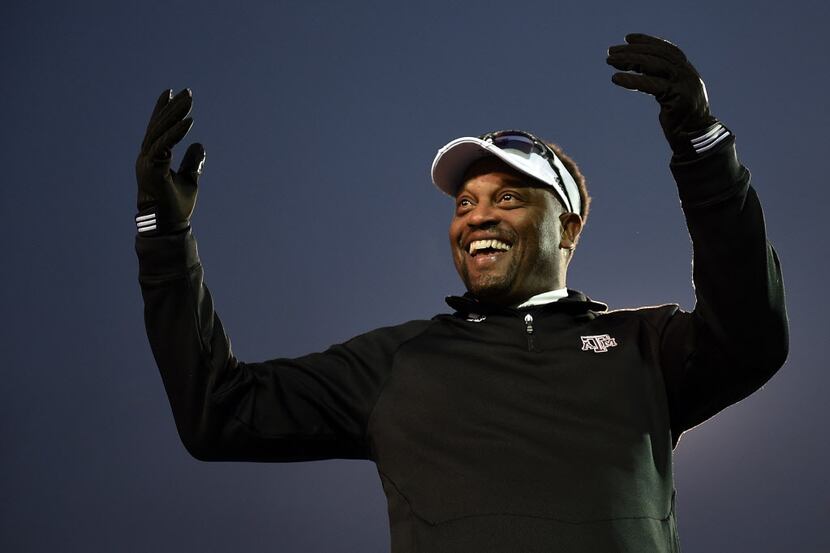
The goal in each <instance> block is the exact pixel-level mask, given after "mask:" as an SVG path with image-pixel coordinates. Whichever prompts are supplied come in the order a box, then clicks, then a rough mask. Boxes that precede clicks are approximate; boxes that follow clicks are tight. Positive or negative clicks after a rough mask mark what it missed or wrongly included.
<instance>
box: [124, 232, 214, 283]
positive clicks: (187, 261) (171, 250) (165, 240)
mask: <svg viewBox="0 0 830 553" xmlns="http://www.w3.org/2000/svg"><path fill="white" fill-rule="evenodd" d="M135 252H136V254H137V255H138V277H139V280H142V279H150V280H160V279H161V280H166V279H171V278H180V277H182V276H183V275H187V274H188V273H189V272H190V270H191V269H192V268H193V267H195V266H197V265H199V264H200V260H199V251H198V248H197V246H196V238H195V237H194V236H193V233H192V232H191V230H190V229H189V228H188V229H186V230H185V231H184V232H180V233H177V234H165V235H161V236H143V235H140V234H139V235H138V236H136V238H135Z"/></svg>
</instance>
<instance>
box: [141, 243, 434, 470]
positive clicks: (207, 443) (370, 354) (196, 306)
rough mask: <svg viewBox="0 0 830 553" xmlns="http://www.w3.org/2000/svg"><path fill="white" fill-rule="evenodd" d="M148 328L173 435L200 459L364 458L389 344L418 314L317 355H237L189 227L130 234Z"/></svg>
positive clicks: (411, 328) (402, 336) (414, 328)
mask: <svg viewBox="0 0 830 553" xmlns="http://www.w3.org/2000/svg"><path fill="white" fill-rule="evenodd" d="M136 252H137V254H138V259H139V282H140V284H141V292H142V296H143V298H144V319H145V324H146V329H147V336H148V338H149V340H150V345H151V348H152V351H153V355H154V357H155V360H156V363H157V365H158V368H159V370H160V372H161V376H162V379H163V381H164V386H165V389H166V390H167V396H168V398H169V400H170V405H171V407H172V410H173V414H174V417H175V420H176V426H177V429H178V431H179V435H180V437H181V439H182V442H183V443H184V445H185V447H186V448H187V449H188V451H189V452H190V453H191V454H192V455H193V456H194V457H196V458H198V459H202V460H247V461H303V460H313V459H325V458H370V457H371V453H370V451H369V445H368V443H367V437H366V425H367V421H368V418H369V415H370V414H371V410H372V408H373V406H374V404H375V401H376V400H377V396H378V395H379V393H380V390H381V388H382V386H383V383H384V382H385V379H386V376H387V374H388V372H389V370H390V368H391V365H392V358H393V357H394V354H395V352H396V351H397V348H398V346H399V345H400V344H401V343H403V342H404V341H406V340H408V339H409V338H411V337H413V336H415V335H416V334H418V333H419V332H421V331H422V330H423V329H424V328H425V327H426V325H427V324H428V322H427V321H414V322H411V323H406V324H403V325H399V326H396V327H390V328H383V329H378V330H375V331H372V332H369V333H366V334H363V335H361V336H358V337H356V338H354V339H352V340H349V341H348V342H345V343H343V344H339V345H336V346H332V347H331V348H329V349H328V350H326V351H325V352H322V353H314V354H311V355H306V356H304V357H300V358H297V359H273V360H270V361H265V362H262V363H243V362H240V361H238V360H237V359H236V357H235V356H234V355H233V352H232V350H231V344H230V341H229V339H228V337H227V335H226V333H225V330H224V328H223V326H222V322H221V321H220V319H219V316H218V315H217V314H216V312H215V311H214V308H213V302H212V299H211V295H210V292H209V290H208V288H207V286H206V285H205V283H204V281H203V269H202V265H201V262H200V260H199V256H198V252H197V247H196V240H195V238H194V237H193V234H192V232H191V231H190V230H189V229H188V230H186V231H184V232H181V233H178V234H172V235H166V236H154V237H143V236H141V235H139V236H137V237H136Z"/></svg>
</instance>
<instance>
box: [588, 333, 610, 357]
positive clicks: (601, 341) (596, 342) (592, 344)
mask: <svg viewBox="0 0 830 553" xmlns="http://www.w3.org/2000/svg"><path fill="white" fill-rule="evenodd" d="M580 338H582V351H593V352H594V353H605V352H606V351H608V348H613V347H616V346H617V339H616V338H612V337H611V336H609V335H608V334H598V335H597V336H580Z"/></svg>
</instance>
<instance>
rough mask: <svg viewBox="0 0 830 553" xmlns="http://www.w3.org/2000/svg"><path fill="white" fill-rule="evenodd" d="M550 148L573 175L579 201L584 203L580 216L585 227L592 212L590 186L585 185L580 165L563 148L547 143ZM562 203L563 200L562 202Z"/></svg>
mask: <svg viewBox="0 0 830 553" xmlns="http://www.w3.org/2000/svg"><path fill="white" fill-rule="evenodd" d="M545 144H547V145H548V147H549V148H550V149H551V150H553V151H554V153H555V154H556V157H558V158H559V159H560V160H561V161H562V165H564V166H565V169H567V170H568V172H569V173H570V174H571V176H572V177H573V178H574V181H575V182H576V187H577V188H578V189H579V199H580V202H581V203H582V209H581V210H580V213H579V216H580V217H582V226H583V227H585V222H586V221H587V220H588V213H589V212H590V211H591V196H589V195H588V186H587V185H586V183H585V175H583V174H582V171H580V170H579V165H577V164H576V162H575V161H574V160H573V158H571V156H569V155H568V154H566V153H565V152H563V151H562V148H561V147H560V146H559V145H558V144H554V143H553V142H545ZM560 203H561V200H560Z"/></svg>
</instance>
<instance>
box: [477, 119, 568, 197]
mask: <svg viewBox="0 0 830 553" xmlns="http://www.w3.org/2000/svg"><path fill="white" fill-rule="evenodd" d="M479 138H480V139H481V140H484V141H485V142H489V143H491V144H493V145H494V146H496V147H497V148H499V149H500V150H514V151H519V152H521V153H523V154H525V155H527V156H529V155H531V154H536V155H538V156H540V157H542V158H544V159H545V161H547V162H548V165H550V167H551V169H553V172H554V173H555V174H556V176H557V177H558V181H559V182H560V183H564V182H565V181H564V179H563V178H562V172H561V171H560V170H559V167H558V166H557V165H558V164H557V163H556V160H557V157H556V153H555V152H554V151H553V150H552V149H551V148H550V146H548V145H547V144H545V142H544V141H542V140H541V139H540V138H538V137H536V136H534V135H532V134H530V133H529V132H527V131H518V130H505V131H493V132H488V133H486V134H483V135H481V136H479ZM560 163H561V162H560ZM563 170H565V171H567V169H564V167H563ZM568 177H569V178H570V180H571V181H573V178H572V177H571V175H568ZM574 186H575V184H574ZM562 195H564V196H565V198H566V202H567V204H571V205H568V207H569V208H571V211H577V209H573V207H574V206H573V205H572V204H573V200H571V199H570V198H569V197H568V193H567V192H566V191H565V190H563V191H562Z"/></svg>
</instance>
